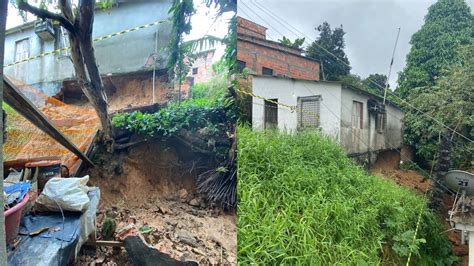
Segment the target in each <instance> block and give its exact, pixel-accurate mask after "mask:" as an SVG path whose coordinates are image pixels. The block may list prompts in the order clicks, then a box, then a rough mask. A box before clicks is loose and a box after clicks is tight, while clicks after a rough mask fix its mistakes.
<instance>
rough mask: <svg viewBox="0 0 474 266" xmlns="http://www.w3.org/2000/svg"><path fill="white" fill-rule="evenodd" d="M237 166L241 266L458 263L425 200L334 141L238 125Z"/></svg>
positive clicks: (302, 134)
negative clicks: (375, 171)
mask: <svg viewBox="0 0 474 266" xmlns="http://www.w3.org/2000/svg"><path fill="white" fill-rule="evenodd" d="M237 161H238V176H239V180H238V196H239V204H238V213H239V220H238V239H239V245H238V259H239V263H241V264H242V265H248V264H253V263H255V264H258V265H280V264H285V265H332V264H351V265H358V264H361V265H375V264H380V263H383V264H388V265H390V264H395V265H401V264H405V263H406V260H407V256H408V255H409V253H410V252H412V257H411V261H412V262H413V263H415V265H450V264H453V263H454V261H455V260H456V258H455V257H453V256H452V255H451V244H450V242H449V241H448V239H447V237H446V235H445V234H443V233H442V232H443V231H444V229H443V227H442V224H441V222H440V220H439V218H438V217H437V216H436V215H435V214H434V213H433V212H432V211H430V210H429V209H427V208H426V200H425V199H424V198H423V197H422V196H420V195H417V194H416V192H414V191H409V190H407V189H404V188H401V187H399V186H397V185H396V184H395V183H394V182H391V181H389V180H385V179H382V178H380V177H374V176H369V175H367V174H366V172H365V171H364V170H363V169H361V168H360V167H358V166H357V165H355V164H354V163H353V162H352V161H351V160H350V159H348V158H347V157H346V155H345V153H344V151H343V150H342V149H341V148H340V147H339V146H337V145H336V144H334V143H333V142H332V141H331V140H330V139H329V138H326V137H322V136H320V135H318V134H317V133H315V132H302V133H298V134H296V135H288V134H283V133H277V132H253V131H251V130H250V129H248V128H247V127H239V128H238V158H237ZM420 211H422V216H421V219H420V221H421V223H420V227H419V230H418V231H417V234H416V237H415V231H416V229H415V228H416V224H417V221H418V217H419V214H420ZM427 243H428V244H427Z"/></svg>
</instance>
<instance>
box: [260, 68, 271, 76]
mask: <svg viewBox="0 0 474 266" xmlns="http://www.w3.org/2000/svg"><path fill="white" fill-rule="evenodd" d="M262 75H264V76H273V69H271V68H266V67H262Z"/></svg>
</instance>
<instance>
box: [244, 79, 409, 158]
mask: <svg viewBox="0 0 474 266" xmlns="http://www.w3.org/2000/svg"><path fill="white" fill-rule="evenodd" d="M252 91H253V93H254V94H255V95H258V96H261V97H263V98H266V99H267V100H263V99H261V98H260V97H259V98H257V97H254V98H253V102H252V125H253V128H254V129H257V130H262V129H272V128H278V129H279V130H282V131H289V132H295V131H298V130H317V131H320V132H322V133H323V134H325V135H328V136H330V137H331V138H333V139H334V140H336V141H338V142H339V143H340V144H341V145H342V147H343V148H344V149H345V151H346V152H347V153H348V154H349V155H350V156H353V157H359V158H365V159H368V160H369V163H370V162H374V161H375V157H376V155H377V153H378V152H379V151H382V150H386V149H398V148H401V147H402V143H403V118H404V113H403V112H402V110H401V109H400V108H399V107H398V106H396V105H395V104H393V103H391V102H389V101H386V102H385V105H384V104H383V99H381V98H380V97H378V96H375V95H372V94H370V93H368V92H366V91H363V90H361V89H357V88H354V87H349V86H343V85H342V84H341V83H339V82H328V81H308V80H301V79H289V78H282V77H269V76H253V77H252ZM286 106H290V107H294V108H290V107H286Z"/></svg>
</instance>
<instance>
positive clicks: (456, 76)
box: [405, 44, 474, 168]
mask: <svg viewBox="0 0 474 266" xmlns="http://www.w3.org/2000/svg"><path fill="white" fill-rule="evenodd" d="M459 50H460V52H459V54H460V60H459V63H457V64H455V65H453V66H452V67H451V68H450V69H449V71H445V72H442V73H441V74H443V75H441V77H440V78H439V79H438V80H437V81H436V83H435V85H433V86H430V87H429V90H423V89H421V88H418V89H412V90H413V91H412V93H410V97H409V98H408V100H409V102H410V103H411V104H412V105H415V106H417V108H418V109H420V111H421V112H424V113H426V114H428V115H429V116H431V117H434V118H435V119H437V120H438V121H440V122H442V123H444V124H445V125H448V126H449V127H450V128H452V129H455V130H456V131H457V132H459V133H461V134H463V135H464V136H467V137H468V138H470V139H472V138H474V44H471V45H468V46H465V47H462V49H459ZM405 123H406V125H407V129H406V130H405V141H406V142H408V143H409V144H411V145H413V146H414V147H415V148H416V152H417V155H418V156H419V157H420V158H421V159H422V160H423V161H424V162H429V161H430V160H433V155H435V154H436V152H437V150H438V139H439V134H440V133H443V134H446V133H447V135H448V136H450V137H451V138H452V140H453V145H452V147H451V151H452V152H451V160H452V162H453V166H454V167H459V168H470V167H472V166H473V163H474V162H473V161H472V154H473V153H474V143H472V142H470V141H468V140H466V139H464V138H462V137H461V136H459V135H458V134H455V133H453V132H451V131H450V130H448V129H446V128H444V127H443V126H442V125H440V124H439V123H435V122H433V120H432V119H430V118H428V117H426V116H424V115H420V114H419V113H417V112H407V113H406V115H405Z"/></svg>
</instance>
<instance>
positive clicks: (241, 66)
mask: <svg viewBox="0 0 474 266" xmlns="http://www.w3.org/2000/svg"><path fill="white" fill-rule="evenodd" d="M245 67H247V63H245V62H244V61H240V60H237V71H239V73H242V72H243V71H244V68H245Z"/></svg>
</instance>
